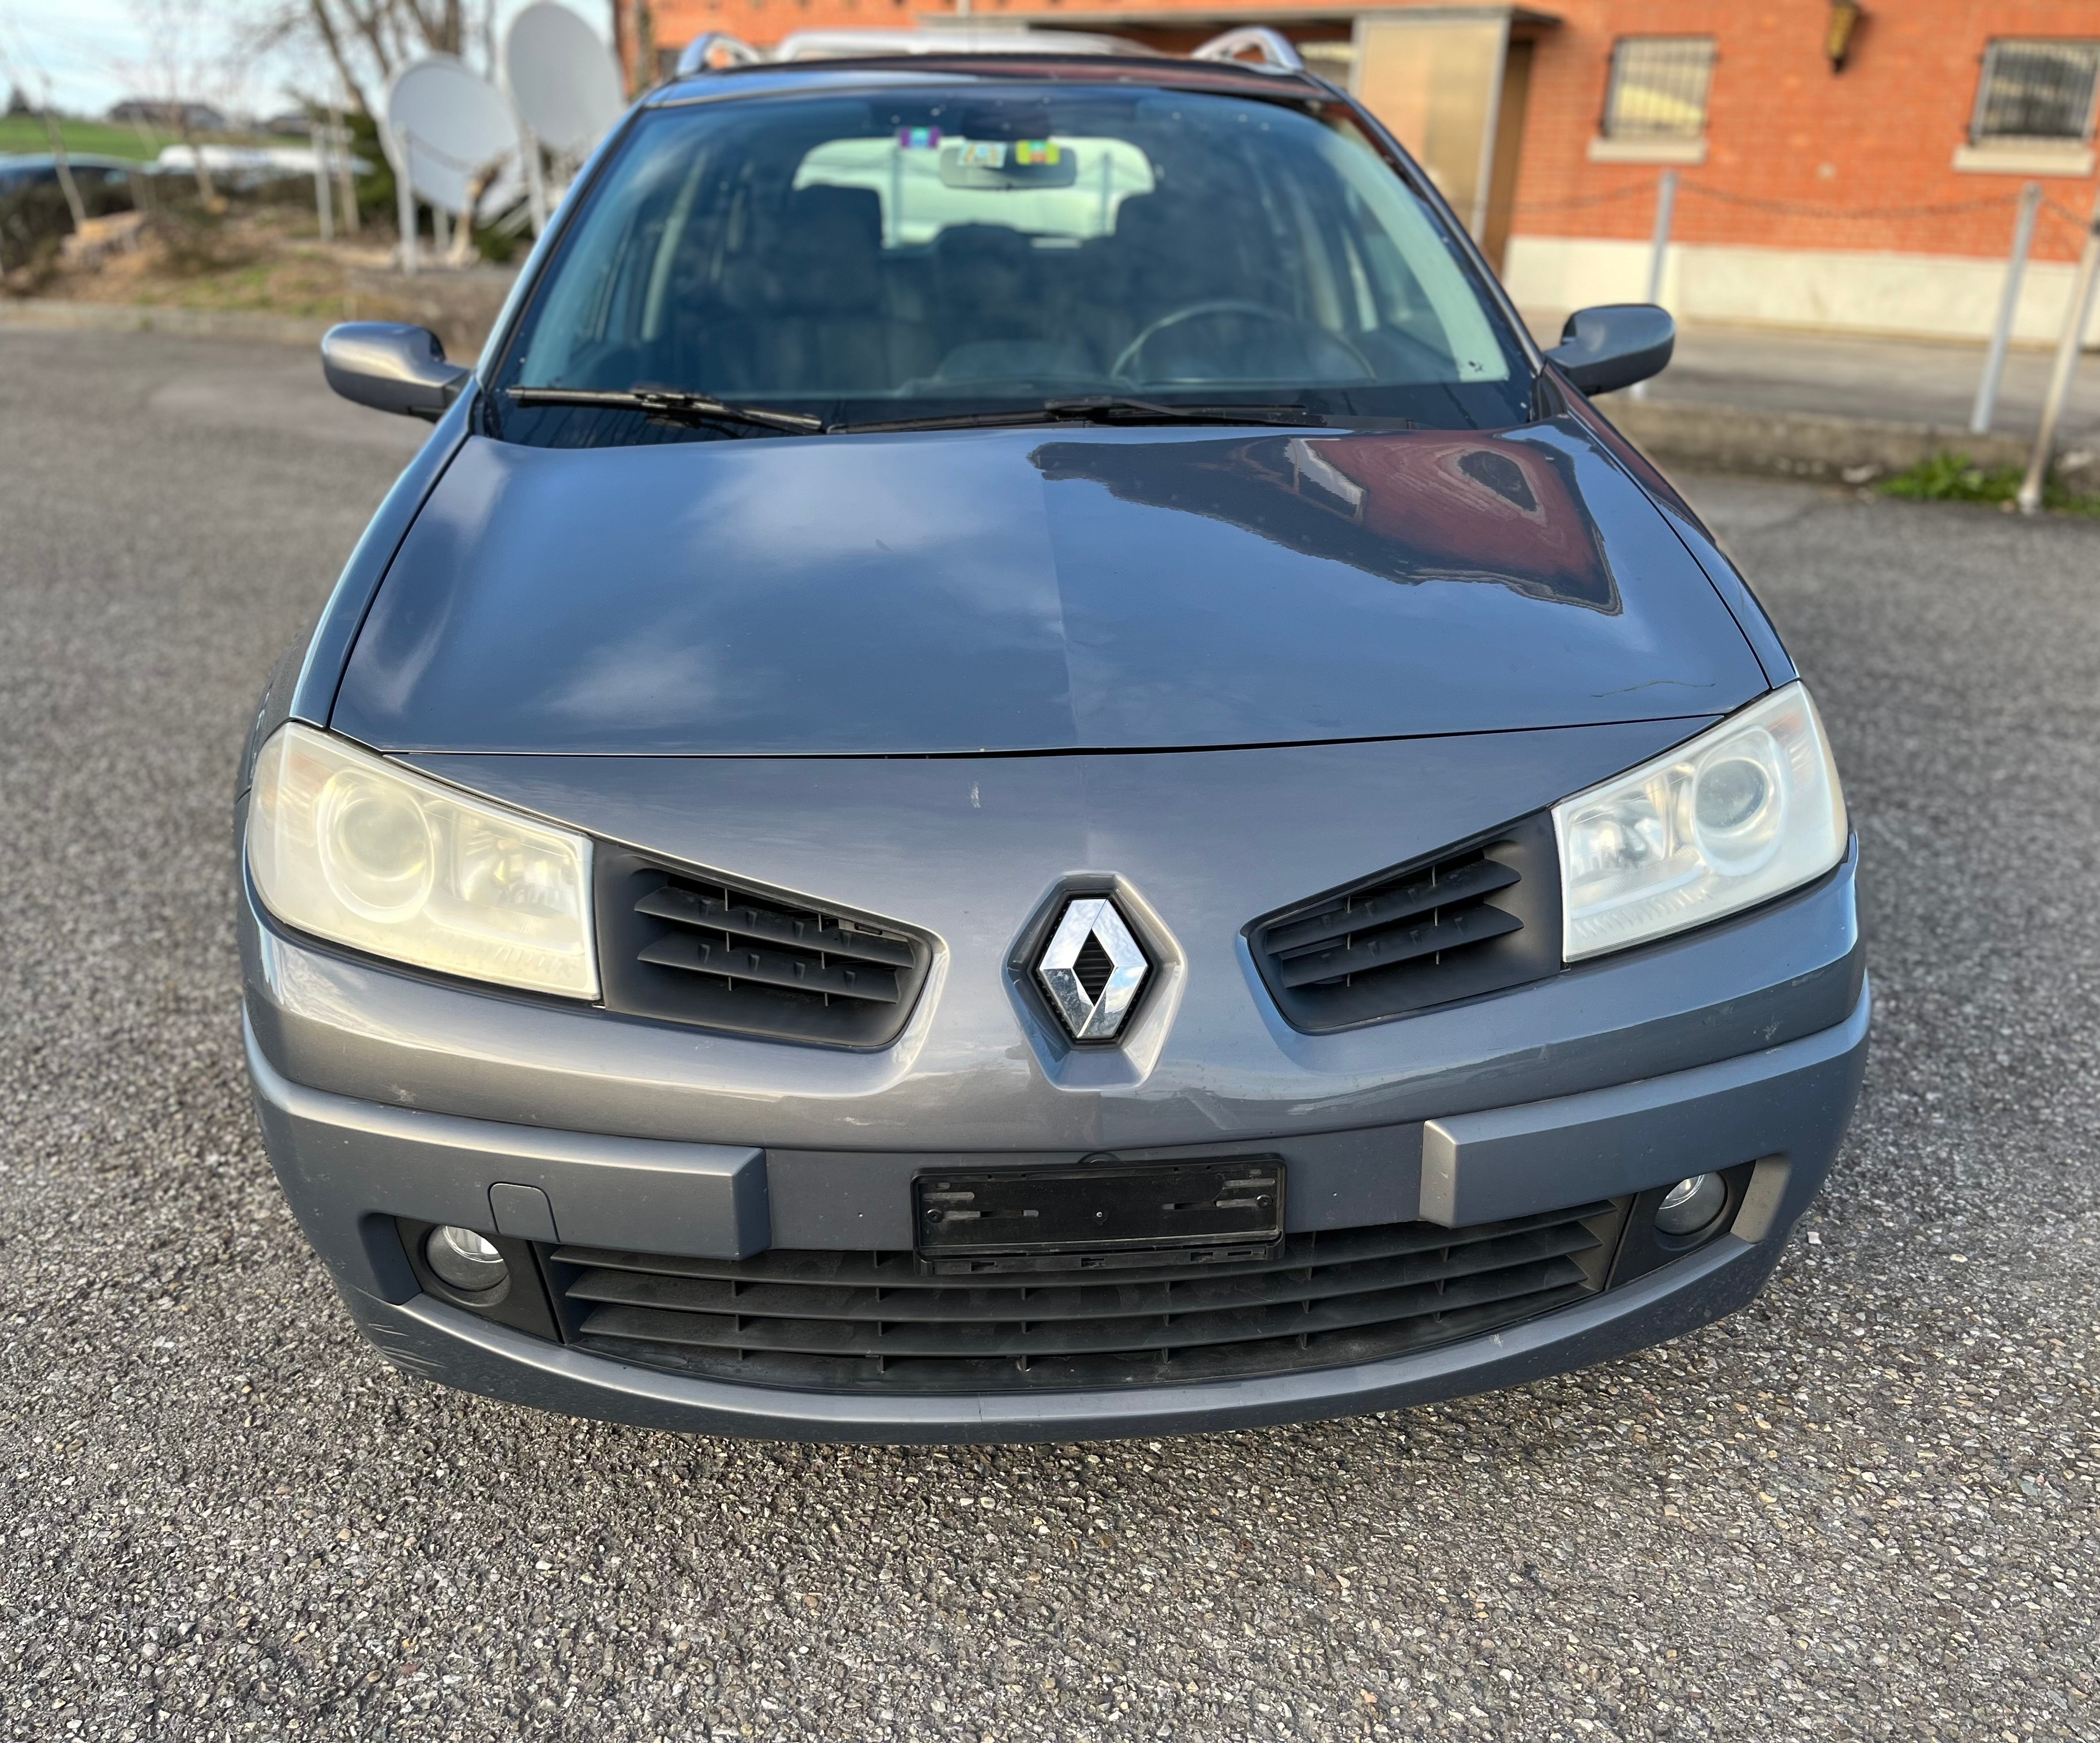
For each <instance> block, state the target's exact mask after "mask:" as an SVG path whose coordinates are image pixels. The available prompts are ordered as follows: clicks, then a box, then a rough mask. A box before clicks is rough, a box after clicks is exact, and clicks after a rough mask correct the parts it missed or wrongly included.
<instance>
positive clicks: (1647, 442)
mask: <svg viewBox="0 0 2100 1743" xmlns="http://www.w3.org/2000/svg"><path fill="white" fill-rule="evenodd" d="M454 277H455V279H457V280H458V281H459V282H457V283H456V284H453V283H448V282H446V281H444V280H443V279H439V278H438V277H437V276H436V275H433V277H432V278H431V279H429V280H426V281H414V280H404V279H400V278H399V276H398V275H387V276H386V278H384V279H381V278H378V277H376V276H375V277H373V279H371V281H370V283H369V285H367V284H360V285H359V287H358V288H359V290H360V293H364V295H363V296H362V297H360V300H361V301H378V300H381V298H382V297H387V298H390V299H392V300H394V301H395V302H396V304H397V305H398V304H401V303H410V301H411V299H412V298H413V299H418V300H417V301H416V302H413V303H412V304H411V306H388V307H384V308H375V309H373V310H369V311H367V310H362V309H361V310H360V315H364V316H365V318H367V319H396V320H400V319H408V320H420V322H421V323H422V324H429V325H431V326H433V327H435V328H438V329H439V332H440V333H441V334H442V335H443V337H444V338H445V339H446V341H447V343H448V348H449V349H452V350H455V351H457V353H458V354H461V355H462V356H464V355H468V354H470V353H471V352H472V351H474V350H478V349H479V345H480V336H481V334H483V333H485V332H487V326H488V324H489V322H490V321H492V319H494V316H495V312H496V307H497V306H500V304H501V297H502V294H503V293H504V292H505V290H507V288H508V279H507V278H499V277H498V276H497V275H495V274H492V273H483V274H477V275H473V278H474V279H479V280H482V281H483V282H479V283H477V282H472V281H470V279H469V276H468V275H463V274H462V275H454ZM374 293H377V294H374ZM452 303H457V304H461V305H471V306H461V307H457V308H453V307H448V306H447V305H448V304H452ZM484 305H485V306H484ZM333 324H334V323H333V321H332V320H327V319H320V318H317V317H315V318H309V317H304V316H297V315H263V314H259V313H255V312H253V311H250V310H240V309H224V310H218V309H175V308H157V307H153V306H147V305H142V304H128V303H107V302H67V301H64V300H61V299H60V298H57V297H15V298H5V299H0V329H5V328H9V327H29V328H48V329H56V330H72V331H74V332H79V331H83V330H85V331H91V332H167V333H179V334H183V335H185V336H188V337H198V338H217V339H250V340H256V341H262V342H264V343H267V344H277V345H313V344H315V343H316V342H317V341H319V340H320V336H321V335H322V334H323V333H324V332H327V331H328V329H329V328H330V327H331V326H333ZM1601 405H1602V409H1603V410H1604V413H1605V415H1606V416H1608V417H1609V418H1610V419H1611V420H1612V422H1613V423H1614V424H1616V425H1618V427H1619V428H1620V429H1622V430H1624V431H1625V432H1626V435H1627V436H1628V437H1629V438H1630V439H1631V440H1632V441H1633V442H1635V444H1636V445H1637V446H1638V447H1640V448H1641V449H1643V451H1645V452H1647V453H1648V455H1650V456H1652V458H1654V459H1655V460H1657V461H1659V462H1661V463H1663V464H1672V465H1681V466H1692V467H1698V468H1702V469H1706V470H1710V471H1715V472H1748V473H1766V474H1776V475H1778V476H1780V477H1783V478H1828V479H1830V480H1831V481H1833V482H1844V483H1847V484H1865V483H1869V482H1873V480H1874V479H1876V478H1886V477H1887V476H1888V475H1889V474H1890V473H1896V472H1901V471H1903V470H1904V469H1905V468H1906V467H1909V466H1914V465H1916V464H1917V463H1918V462H1919V461H1920V460H1930V458H1931V457H1932V456H1934V455H1935V454H1939V453H1942V452H1949V453H1955V454H1965V455H1967V456H1969V458H1970V460H1972V461H1973V462H1974V464H1977V465H1979V466H1982V467H1985V468H1987V469H1988V468H1996V467H2000V466H2024V465H2026V464H2027V449H2028V438H2026V437H2024V436H2010V435H1989V436H1972V435H1970V434H1969V432H1968V431H1967V430H1965V429H1957V428H1955V427H1954V426H1952V425H1938V424H1897V423H1888V422H1883V421H1880V420H1874V419H1871V418H1850V417H1831V416H1824V415H1823V414H1820V413H1815V412H1759V411H1751V410H1749V409H1747V408H1745V407H1740V406H1724V405H1708V404H1701V403H1696V402H1692V401H1687V400H1669V399H1663V400H1656V399H1629V398H1626V396H1625V395H1624V394H1611V395H1609V396H1608V397H1607V398H1605V399H1604V400H1603V401H1602V402H1601Z"/></svg>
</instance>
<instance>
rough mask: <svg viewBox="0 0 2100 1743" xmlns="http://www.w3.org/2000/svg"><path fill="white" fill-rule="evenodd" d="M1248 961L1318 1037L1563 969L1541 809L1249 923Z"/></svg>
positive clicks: (1554, 862) (1283, 1006)
mask: <svg viewBox="0 0 2100 1743" xmlns="http://www.w3.org/2000/svg"><path fill="white" fill-rule="evenodd" d="M1247 931H1248V937H1249V942H1250V944H1251V945H1252V947H1253V951H1254V959H1255V966H1256V967H1257V968H1259V969H1260V971H1261V977H1262V979H1263V981H1264V983H1265V984H1267V986H1268V990H1269V994H1270V996H1271V997H1273V998H1274V999H1275V1001H1276V1003H1277V1009H1278V1010H1281V1011H1282V1013H1283V1015H1284V1016H1285V1018H1286V1019H1287V1020H1288V1021H1289V1022H1290V1024H1291V1025H1292V1026H1293V1027H1294V1028H1299V1029H1304V1030H1307V1031H1308V1032H1313V1033H1321V1032H1326V1031H1327V1030H1330V1029H1343V1028H1353V1027H1354V1026H1355V1025H1357V1024H1358V1023H1375V1022H1377V1021H1379V1019H1383V1018H1386V1017H1396V1016H1400V1015H1403V1014H1404V1013H1405V1012H1408V1011H1410V1010H1423V1009H1425V1008H1426V1007H1427V1006H1432V1005H1444V1004H1449V1003H1450V1002H1451V1001H1454V1000H1455V999H1463V998H1474V997H1479V996H1480V994H1482V993H1499V992H1501V991H1502V990H1503V989H1504V988H1509V987H1514V986H1520V985H1522V984H1524V982H1526V981H1530V980H1538V979H1543V978H1544V977H1545V976H1546V975H1551V974H1555V973H1557V972H1559V971H1560V856H1559V854H1558V853H1557V852H1556V851H1555V847H1554V840H1553V819H1552V816H1551V813H1548V812H1540V813H1539V814H1537V816H1530V817H1526V818H1524V819H1522V820H1521V821H1519V822H1516V823H1513V824H1511V825H1509V826H1508V827H1507V829H1503V830H1498V831H1496V832H1495V833H1493V834H1490V835H1486V836H1482V837H1480V838H1476V839H1475V840H1473V841H1471V842H1469V843H1466V844H1464V845H1463V846H1462V847H1456V848H1450V849H1447V850H1445V852H1442V853H1440V854H1438V855H1436V856H1435V857H1433V858H1431V859H1426V860H1414V861H1412V862H1410V863H1409V864H1407V865H1401V866H1396V867H1394V868H1392V869H1390V870H1387V871H1383V872H1378V873H1375V874H1373V875H1372V876H1370V878H1364V879H1361V880H1360V881H1358V882H1357V883H1353V884H1350V885H1348V886H1345V887H1343V888H1342V889H1339V890H1331V891H1328V892H1327V893H1326V895H1324V896H1314V897H1313V898H1312V899H1311V900H1309V901H1304V902H1300V903H1299V904H1297V905H1295V906H1293V907H1290V908H1287V909H1282V910H1281V911H1280V912H1278V913H1273V914H1269V915H1267V916H1265V917H1264V918H1261V919H1260V920H1257V921H1255V922H1254V923H1253V924H1252V925H1251V927H1248V929H1247Z"/></svg>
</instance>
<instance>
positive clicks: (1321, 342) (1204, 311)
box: [1109, 298, 1378, 381]
mask: <svg viewBox="0 0 2100 1743" xmlns="http://www.w3.org/2000/svg"><path fill="white" fill-rule="evenodd" d="M1211 315H1238V316H1241V317H1242V318H1243V319H1251V320H1257V321H1267V322H1268V323H1270V324H1272V325H1274V326H1277V327H1279V328H1288V329H1291V330H1294V331H1295V332H1296V333H1297V334H1298V335H1299V336H1300V337H1301V338H1302V339H1303V340H1304V341H1307V343H1306V346H1305V349H1306V350H1307V352H1308V354H1312V355H1317V353H1318V352H1319V351H1320V350H1322V349H1325V350H1328V351H1329V352H1330V353H1332V354H1336V355H1339V356H1340V357H1342V358H1344V359H1347V360H1348V364H1349V365H1350V366H1351V368H1352V370H1353V372H1354V379H1356V380H1357V381H1375V380H1376V379H1377V378H1378V372H1377V370H1375V369H1374V368H1372V367H1371V365H1370V360H1369V359H1366V358H1365V355H1364V354H1363V353H1362V352H1361V351H1359V350H1357V348H1356V346H1353V345H1352V344H1350V343H1349V341H1348V340H1346V339H1344V338H1343V337H1342V336H1341V335H1340V334H1339V333H1334V332H1329V331H1328V330H1327V329H1326V328H1324V327H1322V326H1321V325H1320V324H1319V323H1318V322H1317V321H1308V320H1307V319H1304V316H1302V315H1290V314H1286V312H1285V311H1284V310H1282V309H1272V308H1270V307H1269V306H1268V305H1267V304H1266V303H1260V302H1237V301H1235V300H1233V299H1229V298H1225V299H1220V300H1218V301H1215V302H1192V303H1190V304H1189V306H1187V307H1185V308H1180V309H1176V310H1173V311H1172V312H1171V314H1167V315H1161V316H1160V317H1159V319H1158V320H1156V321H1154V323H1153V324H1151V325H1150V326H1149V327H1147V328H1145V331H1144V332H1140V334H1139V335H1138V336H1137V337H1136V338H1135V339H1133V340H1132V341H1130V343H1129V344H1128V345H1127V346H1124V347H1123V350H1121V352H1119V353H1118V354H1117V357H1116V360H1115V362H1114V364H1113V365H1112V366H1111V367H1110V370H1109V373H1110V376H1113V377H1114V379H1116V380H1118V381H1123V380H1127V379H1129V378H1130V368H1131V365H1132V363H1136V361H1137V359H1138V358H1139V357H1140V355H1141V354H1143V353H1144V350H1145V347H1146V346H1149V345H1150V344H1151V343H1152V341H1154V340H1155V339H1157V338H1158V337H1159V336H1160V335H1161V334H1162V333H1165V332H1171V331H1173V329H1174V328H1176V327H1180V326H1181V325H1183V324H1185V323H1186V322H1189V321H1198V320H1202V319H1205V318H1207V317H1208V316H1211ZM1350 378H1351V376H1350V375H1349V373H1348V372H1340V373H1337V374H1335V375H1333V376H1327V377H1325V379H1327V380H1330V381H1346V380H1348V379H1350ZM1140 379H1143V378H1141V377H1140Z"/></svg>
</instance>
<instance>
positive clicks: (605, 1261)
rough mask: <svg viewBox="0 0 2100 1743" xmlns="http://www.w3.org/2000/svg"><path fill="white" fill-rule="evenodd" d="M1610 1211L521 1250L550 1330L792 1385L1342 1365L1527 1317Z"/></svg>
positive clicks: (1010, 1388) (619, 1349)
mask: <svg viewBox="0 0 2100 1743" xmlns="http://www.w3.org/2000/svg"><path fill="white" fill-rule="evenodd" d="M1624 1210H1625V1201H1624V1200H1619V1201H1614V1202H1608V1203H1606V1202H1600V1203H1597V1204H1584V1205H1580V1206H1577V1208H1573V1209H1572V1210H1565V1211H1558V1212H1553V1213H1547V1214H1546V1215H1542V1216H1537V1217H1525V1218H1522V1219H1520V1220H1518V1221H1510V1222H1499V1223H1490V1224H1485V1225H1483V1226H1480V1227H1477V1228H1471V1229H1446V1228H1440V1227H1438V1226H1436V1225H1435V1224H1432V1223H1426V1222H1400V1223H1387V1224H1385V1225H1383V1226H1379V1227H1374V1228H1362V1229H1342V1230H1327V1231H1324V1232H1321V1233H1317V1234H1306V1235H1290V1236H1288V1237H1286V1239H1285V1241H1284V1243H1283V1246H1282V1251H1281V1252H1279V1253H1278V1254H1277V1256H1276V1257H1273V1258H1268V1259H1262V1260H1255V1261H1247V1262H1233V1261H1221V1262H1218V1263H1215V1264H1210V1265H1203V1266H1202V1267H1200V1268H1199V1267H1193V1266H1191V1265H1188V1264H1186V1263H1182V1264H1173V1263H1168V1264H1163V1265H1159V1266H1158V1267H1156V1268H1154V1269H1150V1270H1146V1269H1142V1268H1140V1269H1118V1270H1106V1269H1104V1270H1101V1271H1096V1272H1091V1273H1090V1272H1087V1271H1079V1272H1033V1273H1030V1274H1027V1275H1026V1280H1025V1281H1021V1280H1016V1281H1013V1282H1001V1283H977V1282H973V1283H968V1284H967V1285H962V1286H958V1285H957V1284H956V1283H955V1281H954V1280H953V1279H951V1278H946V1277H941V1276H936V1275H933V1274H929V1273H927V1272H925V1271H924V1270H922V1269H921V1267H920V1261H918V1259H917V1258H916V1257H915V1256H914V1255H913V1254H911V1253H909V1252H792V1251H783V1250H778V1249H776V1250H775V1251H773V1252H766V1253H761V1254H760V1255H758V1256H757V1257H755V1258H751V1259H743V1260H712V1259H676V1258H662V1257H651V1256H650V1255H647V1254H643V1253H632V1252H606V1251H601V1250H598V1249H596V1248H583V1247H557V1248H552V1249H543V1251H544V1252H545V1255H546V1258H547V1273H548V1276H549V1279H550V1281H551V1282H552V1283H553V1284H554V1291H555V1296H556V1300H557V1302H558V1306H559V1311H560V1317H561V1318H562V1323H563V1327H564V1336H567V1338H568V1340H570V1341H571V1343H574V1344H576V1345H580V1346H581V1347H583V1348H585V1349H591V1350H593V1351H596V1352H597V1353H600V1354H602V1355H607V1356H611V1357H614V1358H618V1359H619V1360H621V1361H624V1362H636V1363H639V1364H641V1365H642V1366H645V1367H655V1368H665V1369H670V1370H673V1371H677V1372H680V1373H686V1374H694V1375H705V1376H707V1377H709V1378H712V1379H717V1380H737V1381H741V1382H743V1383H744V1384H750V1385H760V1386H782V1387H793V1388H796V1389H801V1390H819V1391H836V1392H881V1393H958V1392H1026V1391H1034V1390H1074V1389H1094V1388H1114V1387H1126V1386H1166V1385H1176V1384H1187V1383H1189V1382H1191V1381H1196V1380H1225V1379H1237V1378H1242V1377H1245V1376H1250V1375H1262V1374H1282V1373H1289V1372H1292V1371H1299V1370H1304V1369H1308V1368H1330V1367H1348V1366H1351V1365H1352V1364H1355V1363H1357V1362H1374V1361H1378V1360H1379V1359H1381V1358H1384V1357H1388V1356H1396V1355H1401V1354H1404V1353H1407V1352H1409V1351H1412V1350H1418V1349H1428V1348H1430V1347H1432V1345H1438V1344H1446V1343H1450V1342H1452V1341H1454V1340H1456V1339H1458V1338H1462V1337H1468V1336H1474V1335H1476V1334H1477V1333H1479V1332H1482V1331H1489V1330H1492V1329H1493V1328H1494V1327H1500V1326H1507V1325H1510V1324H1511V1323H1515V1321H1518V1320H1520V1319H1529V1318H1532V1317H1533V1316H1534V1315H1536V1314H1542V1313H1546V1312H1550V1311H1551V1309H1554V1308H1556V1307H1560V1306H1562V1305H1565V1304H1567V1303H1568V1302H1570V1301H1577V1300H1580V1299H1581V1298H1582V1297H1583V1296H1586V1295H1589V1294H1591V1293H1594V1292H1595V1290H1596V1289H1598V1288H1599V1287H1601V1286H1602V1283H1603V1279H1604V1272H1605V1268H1606V1265H1607V1263H1608V1261H1609V1259H1610V1257H1611V1252H1612V1247H1613V1245H1614V1244H1615V1243H1616V1242H1617V1238H1618V1230H1619V1226H1620V1223H1621V1221H1622V1220H1623V1216H1624ZM1118 1257H1120V1258H1123V1259H1127V1257H1129V1256H1128V1255H1119V1256H1118ZM1192 1273H1193V1274H1192Z"/></svg>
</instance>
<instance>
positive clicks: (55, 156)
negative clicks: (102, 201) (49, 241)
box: [0, 51, 87, 235]
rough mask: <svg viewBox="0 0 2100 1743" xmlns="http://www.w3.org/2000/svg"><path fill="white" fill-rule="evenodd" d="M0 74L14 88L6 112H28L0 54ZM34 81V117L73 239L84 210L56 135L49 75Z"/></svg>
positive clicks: (18, 83)
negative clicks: (37, 85)
mask: <svg viewBox="0 0 2100 1743" xmlns="http://www.w3.org/2000/svg"><path fill="white" fill-rule="evenodd" d="M0 73H6V74H7V82H8V83H9V84H10V85H11V86H13V87H14V89H13V91H12V93H11V97H10V99H9V102H8V108H9V111H10V112H13V111H15V109H16V108H24V109H26V108H29V103H28V102H27V101H26V99H24V97H23V95H22V81H21V78H20V75H19V74H18V73H16V72H15V64H14V63H13V62H12V61H11V60H10V59H8V58H7V54H6V52H5V51H0ZM37 77H38V80H39V81H41V83H42V86H43V87H44V100H43V103H42V107H41V108H39V109H38V111H37V113H38V117H39V119H41V120H42V122H43V124H44V137H45V138H46V139H48V140H50V141H51V161H52V163H53V164H54V165H55V166H56V167H57V169H58V174H59V191H60V193H62V194H64V196H65V203H66V210H67V211H68V212H69V213H72V215H73V231H74V233H75V234H76V235H77V234H78V233H79V232H80V231H82V230H84V229H85V228H86V226H87V208H86V206H85V205H82V203H81V197H80V188H79V187H78V186H77V184H76V183H74V181H73V165H71V164H70V163H68V161H66V148H65V136H64V134H61V133H60V131H59V121H58V115H57V112H56V111H55V108H53V106H52V103H51V75H50V74H49V73H46V72H45V71H44V69H43V68H42V67H38V68H37Z"/></svg>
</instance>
